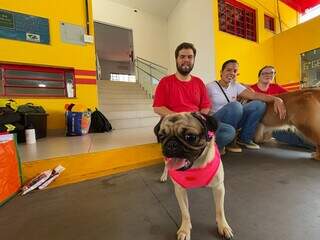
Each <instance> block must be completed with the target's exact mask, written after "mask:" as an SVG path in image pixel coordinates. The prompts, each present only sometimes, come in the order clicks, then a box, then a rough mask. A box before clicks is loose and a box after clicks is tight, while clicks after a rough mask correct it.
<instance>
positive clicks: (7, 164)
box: [0, 134, 22, 206]
mask: <svg viewBox="0 0 320 240" xmlns="http://www.w3.org/2000/svg"><path fill="white" fill-rule="evenodd" d="M21 183H22V174H21V163H20V159H19V156H18V153H17V149H16V141H15V139H14V136H13V134H4V135H0V206H2V205H3V204H4V203H5V202H7V201H8V200H9V199H10V198H12V197H13V196H14V195H15V194H16V193H17V192H18V191H19V190H20V187H21Z"/></svg>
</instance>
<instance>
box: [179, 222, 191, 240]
mask: <svg viewBox="0 0 320 240" xmlns="http://www.w3.org/2000/svg"><path fill="white" fill-rule="evenodd" d="M190 238H191V223H190V222H188V221H183V222H182V224H181V227H180V228H179V230H178V232H177V240H190Z"/></svg>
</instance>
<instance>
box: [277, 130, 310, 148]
mask: <svg viewBox="0 0 320 240" xmlns="http://www.w3.org/2000/svg"><path fill="white" fill-rule="evenodd" d="M272 137H274V138H275V139H277V140H278V141H279V142H284V143H287V144H288V145H290V146H294V147H301V148H306V149H309V150H312V151H314V150H315V146H314V145H313V144H312V143H311V142H309V141H308V140H306V139H303V138H302V137H300V136H299V135H298V134H296V133H295V132H292V131H291V130H277V131H274V132H273V133H272Z"/></svg>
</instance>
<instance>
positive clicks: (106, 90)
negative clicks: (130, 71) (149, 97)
mask: <svg viewBox="0 0 320 240" xmlns="http://www.w3.org/2000/svg"><path fill="white" fill-rule="evenodd" d="M98 92H99V93H102V94H103V93H107V94H108V93H126V92H131V93H136V94H139V93H145V91H144V90H142V89H141V88H129V89H128V88H101V87H99V89H98Z"/></svg>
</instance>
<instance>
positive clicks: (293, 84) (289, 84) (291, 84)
mask: <svg viewBox="0 0 320 240" xmlns="http://www.w3.org/2000/svg"><path fill="white" fill-rule="evenodd" d="M281 86H282V87H284V88H286V87H290V86H300V82H295V83H288V84H283V85H281Z"/></svg>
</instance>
